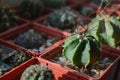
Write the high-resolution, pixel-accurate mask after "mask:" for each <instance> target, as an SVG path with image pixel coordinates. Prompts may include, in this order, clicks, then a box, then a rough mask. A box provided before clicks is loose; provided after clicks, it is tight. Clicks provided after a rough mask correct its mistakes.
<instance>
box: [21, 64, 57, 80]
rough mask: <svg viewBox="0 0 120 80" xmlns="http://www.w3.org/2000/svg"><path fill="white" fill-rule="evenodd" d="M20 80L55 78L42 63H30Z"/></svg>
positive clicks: (48, 79) (50, 79)
mask: <svg viewBox="0 0 120 80" xmlns="http://www.w3.org/2000/svg"><path fill="white" fill-rule="evenodd" d="M20 80H55V79H54V76H53V74H52V71H51V70H50V69H48V68H47V67H46V66H43V65H37V64H36V65H31V66H30V67H28V68H27V69H26V70H25V71H24V72H23V74H22V76H21V79H20Z"/></svg>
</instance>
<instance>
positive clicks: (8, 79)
mask: <svg viewBox="0 0 120 80" xmlns="http://www.w3.org/2000/svg"><path fill="white" fill-rule="evenodd" d="M37 59H38V60H37ZM37 59H36V58H32V59H30V60H29V61H27V62H25V63H23V64H22V65H20V66H18V67H16V68H14V69H13V70H11V71H10V72H9V73H7V74H5V75H4V76H2V77H0V80H20V77H21V75H22V73H23V71H24V70H25V69H26V68H27V67H29V66H30V65H33V64H43V65H45V64H44V63H46V62H47V61H46V60H44V59H42V58H37ZM47 66H48V65H47ZM48 67H49V66H48ZM49 68H50V69H51V70H52V71H53V74H54V76H55V78H56V79H55V80H75V79H74V78H72V77H70V76H69V75H66V74H65V75H63V73H61V72H59V70H56V69H54V68H52V67H49Z"/></svg>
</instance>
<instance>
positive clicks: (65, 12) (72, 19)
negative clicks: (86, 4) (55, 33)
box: [48, 7, 78, 29]
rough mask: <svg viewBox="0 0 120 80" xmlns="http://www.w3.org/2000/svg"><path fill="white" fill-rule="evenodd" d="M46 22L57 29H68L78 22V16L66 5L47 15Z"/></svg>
mask: <svg viewBox="0 0 120 80" xmlns="http://www.w3.org/2000/svg"><path fill="white" fill-rule="evenodd" d="M48 23H49V24H50V25H51V26H53V27H57V28H59V29H67V28H69V29H70V28H73V27H75V26H76V25H77V24H78V16H77V13H76V12H75V11H73V10H72V9H70V8H68V7H67V8H63V9H60V10H56V11H54V12H53V13H51V14H50V16H49V17H48Z"/></svg>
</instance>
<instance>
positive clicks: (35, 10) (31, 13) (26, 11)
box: [20, 0, 43, 20]
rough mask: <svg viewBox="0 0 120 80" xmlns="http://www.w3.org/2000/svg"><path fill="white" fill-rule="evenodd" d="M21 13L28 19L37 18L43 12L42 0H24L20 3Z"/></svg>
mask: <svg viewBox="0 0 120 80" xmlns="http://www.w3.org/2000/svg"><path fill="white" fill-rule="evenodd" d="M20 14H21V16H22V17H24V18H27V19H30V20H32V19H35V18H37V17H39V16H41V15H42V14H43V4H42V3H41V1H31V0H23V2H22V3H21V5H20Z"/></svg>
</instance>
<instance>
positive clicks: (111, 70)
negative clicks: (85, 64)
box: [40, 46, 119, 80]
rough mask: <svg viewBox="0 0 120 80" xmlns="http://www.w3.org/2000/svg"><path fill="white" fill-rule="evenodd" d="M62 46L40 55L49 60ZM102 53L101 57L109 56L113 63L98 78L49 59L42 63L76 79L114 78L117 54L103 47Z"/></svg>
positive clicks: (60, 50)
mask: <svg viewBox="0 0 120 80" xmlns="http://www.w3.org/2000/svg"><path fill="white" fill-rule="evenodd" d="M62 48H63V47H61V46H58V47H56V48H54V49H52V50H49V51H48V52H46V53H44V54H42V55H41V56H40V57H42V58H44V59H46V60H50V59H52V58H54V57H55V56H56V55H57V54H58V53H61V52H62ZM102 53H103V54H102V57H109V58H110V59H111V60H113V63H112V64H111V65H110V66H108V68H107V69H106V70H105V71H104V72H103V74H102V75H101V76H100V77H98V78H93V77H90V76H88V75H86V74H80V73H79V72H77V71H75V70H72V69H70V68H66V67H62V66H61V65H59V64H56V63H53V62H51V61H48V63H44V64H46V65H48V66H49V65H50V67H52V68H54V69H56V70H59V71H60V72H62V73H63V74H67V75H69V76H73V77H74V78H76V80H114V77H115V74H116V73H115V72H116V70H117V65H118V61H119V56H118V55H116V54H115V52H111V51H109V50H106V49H105V48H102ZM61 69H62V70H61ZM111 73H112V74H111Z"/></svg>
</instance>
